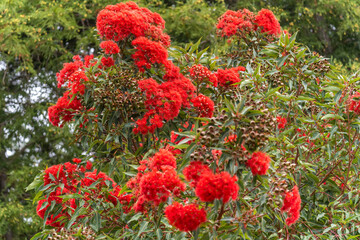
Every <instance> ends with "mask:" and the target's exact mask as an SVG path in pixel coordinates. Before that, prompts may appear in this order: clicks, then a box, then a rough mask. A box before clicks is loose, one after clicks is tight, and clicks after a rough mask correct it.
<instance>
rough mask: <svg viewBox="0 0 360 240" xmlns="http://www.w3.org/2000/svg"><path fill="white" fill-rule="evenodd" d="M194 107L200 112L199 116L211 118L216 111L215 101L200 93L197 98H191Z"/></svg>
mask: <svg viewBox="0 0 360 240" xmlns="http://www.w3.org/2000/svg"><path fill="white" fill-rule="evenodd" d="M191 102H192V103H193V105H194V107H195V108H196V109H197V111H198V112H199V117H208V118H211V117H212V116H213V113H214V102H213V101H212V100H211V99H210V98H209V97H207V96H205V95H202V94H199V95H198V96H197V97H196V98H193V99H191Z"/></svg>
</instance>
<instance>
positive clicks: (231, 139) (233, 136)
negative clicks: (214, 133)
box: [224, 134, 237, 143]
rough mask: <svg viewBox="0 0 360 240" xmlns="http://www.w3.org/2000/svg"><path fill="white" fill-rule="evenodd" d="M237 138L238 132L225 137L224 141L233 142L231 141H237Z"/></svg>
mask: <svg viewBox="0 0 360 240" xmlns="http://www.w3.org/2000/svg"><path fill="white" fill-rule="evenodd" d="M236 139H237V135H236V134H230V135H229V136H228V137H225V139H224V142H225V143H229V142H230V143H231V142H235V141H236Z"/></svg>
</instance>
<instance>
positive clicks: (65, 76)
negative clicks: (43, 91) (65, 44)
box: [56, 56, 84, 88]
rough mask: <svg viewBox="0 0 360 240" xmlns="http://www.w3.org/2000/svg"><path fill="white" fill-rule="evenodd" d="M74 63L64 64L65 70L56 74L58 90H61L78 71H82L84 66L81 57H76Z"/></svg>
mask: <svg viewBox="0 0 360 240" xmlns="http://www.w3.org/2000/svg"><path fill="white" fill-rule="evenodd" d="M73 59H74V60H75V61H74V62H70V63H64V67H63V69H61V71H60V72H59V73H57V74H56V79H57V82H58V88H60V87H61V86H62V85H63V84H64V83H65V82H67V81H68V80H69V77H70V76H71V75H72V74H73V73H74V72H76V71H79V70H82V69H83V67H84V64H83V62H82V61H80V58H79V56H74V57H73Z"/></svg>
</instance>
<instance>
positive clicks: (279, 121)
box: [276, 116, 287, 129]
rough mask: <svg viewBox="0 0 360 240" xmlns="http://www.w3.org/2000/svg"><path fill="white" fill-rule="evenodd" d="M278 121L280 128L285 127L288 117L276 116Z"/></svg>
mask: <svg viewBox="0 0 360 240" xmlns="http://www.w3.org/2000/svg"><path fill="white" fill-rule="evenodd" d="M276 121H277V122H278V123H279V124H278V128H279V129H283V128H285V126H286V123H287V120H286V118H283V117H280V116H277V117H276Z"/></svg>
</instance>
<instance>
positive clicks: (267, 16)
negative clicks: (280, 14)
mask: <svg viewBox="0 0 360 240" xmlns="http://www.w3.org/2000/svg"><path fill="white" fill-rule="evenodd" d="M255 22H256V24H257V26H258V27H260V29H261V32H263V33H264V32H266V33H268V34H271V35H275V36H278V35H279V34H280V33H281V27H280V23H279V22H278V20H277V19H276V17H275V15H274V13H273V12H272V11H270V10H269V9H261V11H259V12H258V14H257V15H256V17H255Z"/></svg>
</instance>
